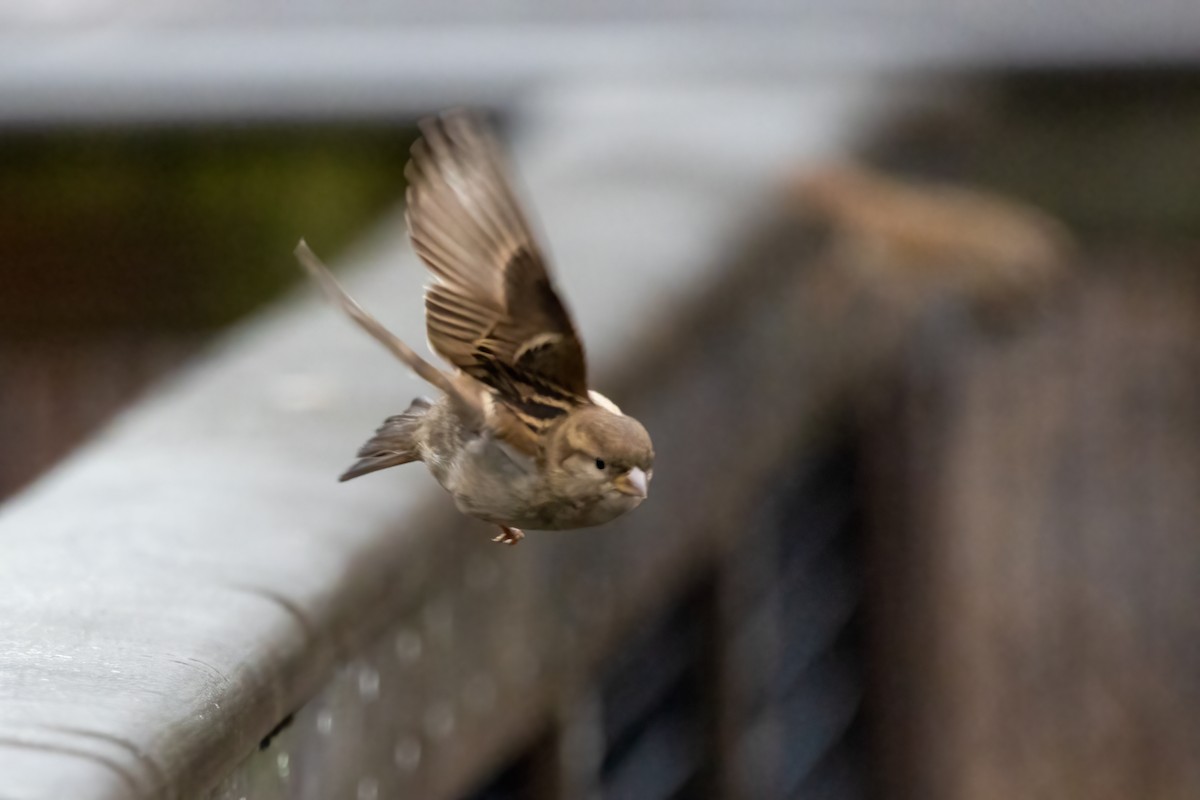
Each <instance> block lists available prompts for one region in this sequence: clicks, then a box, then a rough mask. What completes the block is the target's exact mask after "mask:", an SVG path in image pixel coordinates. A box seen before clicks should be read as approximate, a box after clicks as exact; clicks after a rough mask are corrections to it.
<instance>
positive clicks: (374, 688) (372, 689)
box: [358, 667, 379, 703]
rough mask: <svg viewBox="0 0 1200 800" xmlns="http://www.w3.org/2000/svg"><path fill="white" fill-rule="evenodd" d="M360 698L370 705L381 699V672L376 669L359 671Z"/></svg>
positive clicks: (370, 668) (368, 668) (364, 668)
mask: <svg viewBox="0 0 1200 800" xmlns="http://www.w3.org/2000/svg"><path fill="white" fill-rule="evenodd" d="M358 696H359V697H361V698H362V699H363V700H364V701H366V702H368V703H369V702H372V701H375V700H378V699H379V672H378V670H376V669H375V668H374V667H363V668H362V669H361V670H359V672H358Z"/></svg>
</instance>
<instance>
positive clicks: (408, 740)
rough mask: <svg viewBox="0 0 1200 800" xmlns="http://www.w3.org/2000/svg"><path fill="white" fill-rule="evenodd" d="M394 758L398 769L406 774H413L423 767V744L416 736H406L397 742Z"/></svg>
mask: <svg viewBox="0 0 1200 800" xmlns="http://www.w3.org/2000/svg"><path fill="white" fill-rule="evenodd" d="M392 757H393V758H394V759H395V761H396V766H397V767H399V768H400V769H401V770H403V771H404V772H412V771H413V770H414V769H416V768H417V767H419V766H420V765H421V742H420V741H419V740H418V739H417V738H416V737H415V736H405V737H404V738H403V739H401V740H400V741H398V742H396V749H395V751H393V753H392Z"/></svg>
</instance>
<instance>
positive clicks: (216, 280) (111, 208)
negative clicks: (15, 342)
mask: <svg viewBox="0 0 1200 800" xmlns="http://www.w3.org/2000/svg"><path fill="white" fill-rule="evenodd" d="M414 138H415V136H414V132H413V130H412V129H411V128H408V127H403V126H387V125H375V126H368V127H345V126H341V127H306V128H298V127H282V126H280V127H222V128H207V129H206V128H144V129H134V130H126V129H92V130H82V131H80V130H72V131H59V130H53V131H10V132H4V133H0V187H2V190H0V336H6V337H22V336H39V337H41V336H45V335H47V334H56V333H61V334H67V335H89V334H98V333H111V332H120V331H138V330H160V331H162V330H165V331H179V332H186V331H204V330H209V329H212V328H216V327H219V326H221V325H224V324H227V323H228V322H230V321H232V320H234V319H236V318H238V317H240V316H242V315H244V314H246V313H247V312H249V311H251V310H253V309H254V308H256V307H257V306H259V305H260V304H262V303H263V302H264V301H266V300H267V299H269V298H271V297H272V296H274V295H276V294H277V293H278V292H279V291H280V290H281V289H282V288H283V287H285V286H286V285H288V284H289V283H290V282H292V281H294V280H296V279H297V277H298V275H299V272H298V270H297V267H296V265H295V262H294V260H293V258H292V248H293V247H294V246H295V243H296V241H297V240H298V239H300V238H301V237H302V236H303V237H306V238H308V240H309V241H310V242H312V243H313V245H314V246H315V247H317V248H318V249H319V250H320V251H321V253H322V254H323V255H325V256H326V257H331V256H333V255H334V254H336V253H337V252H338V250H339V249H341V248H343V247H344V246H345V245H346V244H348V243H349V242H351V241H352V240H353V239H354V238H355V236H356V235H359V234H361V233H362V232H363V230H364V228H365V227H367V226H369V225H370V224H371V223H373V222H376V221H378V220H379V219H380V217H381V215H383V214H384V212H385V211H387V210H389V209H394V208H398V206H399V203H400V201H401V199H402V198H403V194H404V178H403V170H404V164H405V162H406V161H407V158H408V148H409V146H410V145H411V143H412V141H413V139H414ZM396 222H397V224H400V217H399V215H397V216H396Z"/></svg>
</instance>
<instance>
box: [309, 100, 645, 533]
mask: <svg viewBox="0 0 1200 800" xmlns="http://www.w3.org/2000/svg"><path fill="white" fill-rule="evenodd" d="M420 128H421V133H422V137H421V139H419V140H418V141H417V143H416V144H415V145H414V146H413V150H412V158H411V160H410V162H409V164H408V167H407V169H406V171H405V175H406V177H407V178H408V184H409V185H408V193H407V211H406V215H405V218H406V220H407V223H408V231H409V236H410V237H411V239H412V243H413V247H414V249H415V250H416V252H417V254H418V255H419V256H420V257H421V259H422V260H423V261H424V262H425V265H426V266H427V267H429V270H430V271H431V272H432V273H433V281H432V282H431V283H430V284H429V285H428V287H427V288H426V291H425V324H426V330H427V333H428V338H429V344H430V346H431V347H432V349H433V350H434V352H436V353H437V354H438V355H439V356H441V357H442V358H443V359H445V361H446V362H447V363H448V364H449V365H450V366H451V369H448V370H443V369H439V368H437V367H435V366H434V365H432V364H430V363H429V362H428V361H426V360H425V359H424V358H422V357H421V356H419V355H417V354H416V353H415V352H414V351H413V350H412V349H411V348H410V347H408V345H406V344H405V343H404V342H403V341H401V340H400V339H399V338H397V337H396V336H395V335H393V334H392V333H391V332H389V331H388V330H387V329H386V328H384V327H383V325H381V324H380V323H379V322H378V321H377V320H376V319H375V318H374V317H372V316H371V315H370V314H368V313H367V312H366V311H364V310H363V309H362V307H361V306H359V305H358V303H356V302H355V301H354V300H353V299H352V298H351V297H350V296H349V295H347V294H346V293H345V291H343V290H342V288H341V287H340V286H339V285H338V283H337V282H336V280H335V279H334V277H333V276H332V274H330V272H329V270H328V269H327V268H326V267H325V266H324V265H323V264H322V263H321V261H320V260H319V259H318V258H317V256H316V255H315V254H314V253H313V252H312V250H310V249H309V247H308V245H307V244H305V243H304V242H303V241H301V242H300V244H299V245H298V246H297V248H296V257H297V258H298V259H299V261H300V263H301V264H302V265H303V266H304V268H305V269H306V270H307V271H308V272H309V274H310V275H311V276H312V277H313V278H314V279H315V280H316V282H317V283H318V284H319V285H320V287H321V289H322V290H323V291H324V293H325V294H326V295H327V296H328V297H329V298H330V299H331V300H332V301H333V302H334V303H336V304H337V305H339V306H340V307H341V308H343V309H344V310H345V311H346V312H347V313H348V314H349V315H350V317H351V318H352V319H354V321H355V322H357V323H358V324H359V325H360V326H362V327H363V328H364V329H365V330H366V331H367V332H368V333H370V334H371V335H372V336H373V337H375V338H376V339H377V340H379V341H380V342H381V343H382V344H383V345H384V346H385V347H387V348H388V349H389V350H390V351H391V352H392V353H393V354H395V355H396V356H397V357H398V358H399V359H400V360H401V361H403V362H404V363H405V364H407V365H408V366H409V368H411V369H412V370H413V371H414V372H415V373H416V374H417V375H418V376H419V377H421V378H422V379H424V380H425V381H427V382H428V383H429V384H430V385H431V386H433V387H434V388H435V389H437V390H439V394H438V396H437V397H436V398H433V399H429V398H424V397H418V398H417V399H415V400H413V401H412V404H411V405H409V407H408V409H407V410H405V411H404V412H403V413H401V414H398V415H396V416H393V417H388V418H387V419H386V420H384V422H383V425H382V426H380V427H379V429H378V430H377V431H376V432H375V435H374V436H372V437H371V438H370V439H369V440H368V441H367V443H366V444H364V445H363V446H362V448H361V449H360V450H359V451H358V461H357V462H356V463H354V464H353V465H352V466H351V467H350V468H349V469H348V470H346V472H345V473H343V474H342V476H341V480H343V481H346V480H350V479H352V478H357V477H360V476H362V475H366V474H367V473H370V472H375V471H377V470H381V469H386V468H388V467H394V466H398V465H400V464H407V463H409V462H411V461H423V462H424V463H425V466H426V467H427V468H428V469H429V471H430V472H431V473H432V474H433V476H434V478H436V479H437V481H438V483H440V484H441V485H442V487H443V488H444V489H445V490H446V491H447V492H449V493H450V495H451V496H452V497H453V498H454V502H455V505H456V506H457V507H458V509H459V511H461V512H462V513H464V514H467V515H468V516H472V517H476V518H478V519H481V520H484V521H486V522H489V523H492V524H494V525H497V526H499V528H500V534H499V535H498V536H497V537H496V538H495V539H494V541H497V542H503V543H505V544H516V543H517V542H518V541H520V540H521V539H522V538H523V537H524V535H525V534H524V532H523V530H522V529H523V528H529V529H536V530H568V529H573V528H586V527H591V526H593V525H601V524H603V523H605V522H608V521H610V520H612V519H615V518H616V517H619V516H620V515H622V514H624V513H626V512H628V511H632V510H633V509H634V508H636V507H637V506H638V505H639V504H640V503H641V502H642V501H643V500H644V499H645V498H646V493H647V489H648V488H649V483H650V479H651V477H652V474H653V464H654V448H653V445H652V444H651V441H650V435H649V434H648V433H647V432H646V429H645V428H644V427H643V426H642V424H641V423H639V422H638V421H637V420H635V419H633V418H632V417H629V416H627V415H625V414H623V413H621V410H620V409H619V408H617V406H616V405H615V404H614V403H613V402H612V401H610V400H608V399H607V398H606V397H604V396H603V395H601V394H600V393H598V392H596V391H594V390H592V389H590V388H589V386H588V379H587V363H586V360H585V358H584V351H583V344H582V342H581V341H580V339H579V335H578V333H577V332H576V330H575V325H574V324H573V322H572V321H571V315H570V314H569V313H568V311H567V309H566V307H565V306H564V305H563V302H562V299H561V298H560V297H559V295H558V292H557V291H556V289H555V286H554V281H553V278H552V275H551V272H550V269H549V267H548V265H547V263H546V259H545V257H544V256H543V254H542V251H541V249H540V248H539V246H538V243H537V241H536V240H535V237H534V236H533V234H532V232H531V229H530V226H529V223H528V221H527V219H526V216H525V214H524V212H523V211H522V210H521V207H520V204H519V203H518V201H517V198H516V196H515V194H514V192H513V189H512V186H511V184H510V181H509V179H508V173H507V169H506V166H505V162H504V158H503V156H502V153H501V151H500V148H499V146H498V144H497V143H496V141H495V139H494V138H493V136H492V134H491V132H490V131H489V130H488V129H487V127H486V126H485V125H484V124H483V123H482V121H480V120H479V118H478V117H476V116H475V115H473V114H471V113H470V112H466V111H455V112H450V113H447V114H444V115H442V116H440V117H436V118H432V119H428V120H424V121H423V122H422V123H421V124H420Z"/></svg>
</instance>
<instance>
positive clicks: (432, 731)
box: [424, 703, 454, 739]
mask: <svg viewBox="0 0 1200 800" xmlns="http://www.w3.org/2000/svg"><path fill="white" fill-rule="evenodd" d="M424 722H425V732H426V733H428V734H429V736H430V738H433V739H445V738H446V737H447V736H449V735H450V734H452V733H454V708H453V706H451V705H450V704H449V703H433V704H432V705H430V706H429V708H428V709H426V710H425V718H424Z"/></svg>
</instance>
